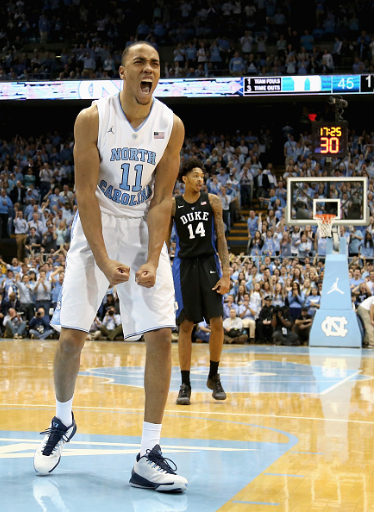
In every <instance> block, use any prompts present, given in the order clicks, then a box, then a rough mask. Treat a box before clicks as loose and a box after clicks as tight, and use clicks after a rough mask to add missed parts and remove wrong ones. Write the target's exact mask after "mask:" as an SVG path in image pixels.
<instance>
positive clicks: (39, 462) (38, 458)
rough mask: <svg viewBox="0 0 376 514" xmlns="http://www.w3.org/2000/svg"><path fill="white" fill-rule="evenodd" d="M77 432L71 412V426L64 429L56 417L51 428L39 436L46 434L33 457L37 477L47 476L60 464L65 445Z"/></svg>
mask: <svg viewBox="0 0 376 514" xmlns="http://www.w3.org/2000/svg"><path fill="white" fill-rule="evenodd" d="M76 431H77V425H76V422H75V420H74V416H73V412H72V424H71V425H70V426H69V427H66V426H65V425H64V424H63V423H62V422H61V421H60V419H59V418H57V417H56V416H55V417H54V418H52V421H51V426H50V428H48V429H47V430H45V431H44V432H41V434H46V435H45V437H44V439H43V441H42V442H41V443H40V445H39V447H38V449H37V451H36V452H35V455H34V469H35V471H36V472H37V473H38V475H48V474H49V473H51V471H53V470H54V469H55V468H56V466H57V465H58V464H59V462H60V457H61V452H62V450H63V446H64V444H65V443H69V441H70V440H71V439H72V437H73V436H74V434H75V433H76Z"/></svg>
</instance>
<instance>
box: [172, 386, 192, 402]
mask: <svg viewBox="0 0 376 514" xmlns="http://www.w3.org/2000/svg"><path fill="white" fill-rule="evenodd" d="M176 404H177V405H190V404H191V388H190V387H189V386H187V384H182V385H181V386H180V390H179V394H178V397H177V398H176Z"/></svg>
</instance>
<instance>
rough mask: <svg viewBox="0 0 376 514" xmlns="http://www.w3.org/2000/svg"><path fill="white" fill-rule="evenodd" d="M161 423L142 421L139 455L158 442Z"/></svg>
mask: <svg viewBox="0 0 376 514" xmlns="http://www.w3.org/2000/svg"><path fill="white" fill-rule="evenodd" d="M161 430H162V425H158V424H156V423H148V422H147V421H144V423H143V426H142V438H141V450H140V456H141V457H142V456H143V455H145V453H146V450H152V449H153V448H154V446H155V445H156V444H159V440H160V438H161Z"/></svg>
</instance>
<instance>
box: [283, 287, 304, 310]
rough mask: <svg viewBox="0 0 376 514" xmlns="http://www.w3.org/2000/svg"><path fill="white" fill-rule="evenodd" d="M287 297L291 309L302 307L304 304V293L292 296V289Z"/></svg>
mask: <svg viewBox="0 0 376 514" xmlns="http://www.w3.org/2000/svg"><path fill="white" fill-rule="evenodd" d="M287 299H288V302H289V306H290V307H291V308H292V309H298V308H300V307H302V306H303V304H304V293H300V295H297V296H293V294H292V291H290V292H289V294H288V297H287Z"/></svg>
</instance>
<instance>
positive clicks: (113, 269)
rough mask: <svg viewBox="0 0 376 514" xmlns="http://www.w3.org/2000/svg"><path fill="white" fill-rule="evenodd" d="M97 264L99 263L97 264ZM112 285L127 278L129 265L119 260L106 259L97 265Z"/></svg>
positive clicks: (125, 280)
mask: <svg viewBox="0 0 376 514" xmlns="http://www.w3.org/2000/svg"><path fill="white" fill-rule="evenodd" d="M98 266H99V265H98ZM99 267H100V269H101V270H102V271H103V273H104V274H105V275H106V277H107V279H108V281H109V283H110V284H111V285H113V286H116V285H117V284H121V283H122V282H127V281H128V280H129V272H130V267H129V266H126V265H125V264H122V263H121V262H119V261H112V260H110V259H109V260H108V261H106V262H105V263H101V265H100V266H99Z"/></svg>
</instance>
